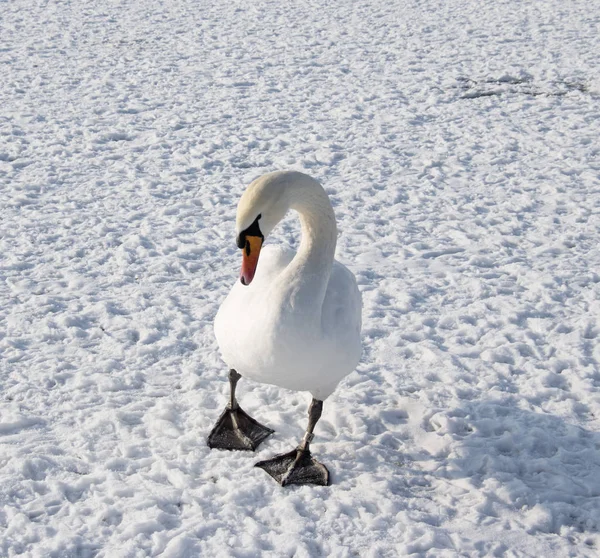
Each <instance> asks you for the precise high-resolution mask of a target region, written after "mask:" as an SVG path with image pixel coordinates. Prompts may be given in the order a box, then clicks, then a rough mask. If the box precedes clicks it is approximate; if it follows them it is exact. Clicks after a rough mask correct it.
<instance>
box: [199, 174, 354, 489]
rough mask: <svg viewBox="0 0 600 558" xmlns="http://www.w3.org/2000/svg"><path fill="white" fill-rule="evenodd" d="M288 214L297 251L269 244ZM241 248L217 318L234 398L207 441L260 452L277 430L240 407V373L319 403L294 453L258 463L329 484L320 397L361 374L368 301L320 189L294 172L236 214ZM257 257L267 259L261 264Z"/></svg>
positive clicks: (263, 180) (267, 181) (282, 476)
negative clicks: (315, 440) (319, 436)
mask: <svg viewBox="0 0 600 558" xmlns="http://www.w3.org/2000/svg"><path fill="white" fill-rule="evenodd" d="M289 209H293V210H295V211H297V212H298V213H299V217H300V223H301V228H302V240H301V242H300V246H299V248H298V251H297V252H296V253H294V252H293V251H291V250H288V249H284V248H281V247H278V246H265V247H264V248H263V247H262V244H263V241H264V239H265V238H266V237H267V236H268V235H269V233H270V232H271V231H272V230H273V228H274V227H275V226H276V225H277V223H278V222H279V221H280V220H281V219H282V218H283V217H284V215H285V214H286V213H287V211H288V210H289ZM236 229H237V243H238V246H239V247H240V248H241V249H242V251H243V258H242V271H241V278H240V281H239V282H236V284H235V285H234V286H233V288H232V289H231V292H230V293H229V295H228V297H227V298H226V300H225V301H224V302H223V304H222V306H221V307H220V309H219V311H218V313H217V316H216V318H215V324H214V327H215V335H216V338H217V342H218V344H219V347H220V349H221V353H222V356H223V360H224V361H225V362H226V363H227V365H228V366H229V367H230V369H231V371H230V382H231V400H230V403H229V406H228V408H227V409H226V410H225V411H224V413H223V415H222V416H221V418H220V419H219V422H218V423H217V425H216V426H215V428H214V429H213V431H212V432H211V435H210V436H209V445H210V446H211V447H224V448H227V449H252V450H253V449H255V448H256V446H258V444H259V443H260V442H261V441H262V440H264V439H265V438H266V437H267V436H268V435H269V434H271V433H272V432H273V431H272V430H271V429H268V428H265V427H264V426H262V425H260V424H259V423H257V422H256V421H255V420H254V419H252V418H251V417H249V416H248V415H247V414H246V413H244V412H243V411H242V410H241V409H240V407H239V405H237V401H236V400H235V386H236V383H237V380H238V379H239V377H240V374H241V375H242V376H244V377H248V378H251V379H253V380H256V381H258V382H263V383H268V384H274V385H277V386H280V387H283V388H287V389H292V390H297V391H308V392H310V393H311V394H312V396H313V401H312V403H311V407H310V411H309V425H308V429H307V432H306V435H305V437H304V439H303V441H302V443H301V444H300V446H299V447H298V448H296V449H295V450H294V451H292V452H290V453H288V454H284V455H283V456H278V457H275V458H274V459H271V460H268V461H266V462H261V463H257V466H260V467H262V468H263V469H265V470H266V471H267V472H268V473H269V474H271V476H273V477H274V478H275V479H276V480H278V481H279V482H280V483H281V484H284V485H285V484H292V483H295V484H305V483H316V484H328V480H329V474H328V472H327V469H326V468H325V467H324V466H323V465H321V464H320V463H318V462H317V461H316V460H314V459H312V458H311V456H310V450H309V443H310V441H311V439H312V437H313V435H312V432H313V430H314V427H315V424H316V422H317V421H318V419H319V417H320V415H321V409H322V404H323V400H324V399H325V398H327V397H328V396H329V395H330V394H331V393H332V392H333V390H334V389H335V388H336V386H337V384H338V383H339V382H340V380H341V379H342V378H344V377H345V376H346V375H348V374H349V373H350V372H352V371H353V370H354V368H355V367H356V365H357V364H358V361H359V359H360V354H361V342H360V329H361V297H360V293H359V291H358V287H357V285H356V280H355V278H354V275H353V274H352V273H351V272H350V271H349V270H348V269H347V268H346V267H344V266H343V265H342V264H340V263H339V262H337V261H335V260H334V253H335V246H336V237H337V228H336V223H335V216H334V213H333V208H332V207H331V203H330V201H329V198H328V196H327V194H326V193H325V191H324V190H323V188H322V186H321V185H320V184H319V183H318V182H317V181H316V180H314V179H312V178H311V177H309V176H307V175H305V174H302V173H299V172H293V171H283V172H274V173H270V174H266V175H264V176H262V177H260V178H258V179H257V180H255V181H254V182H252V184H250V186H249V187H248V188H247V190H246V191H245V192H244V194H243V195H242V198H241V199H240V202H239V204H238V209H237V219H236ZM259 255H260V260H259Z"/></svg>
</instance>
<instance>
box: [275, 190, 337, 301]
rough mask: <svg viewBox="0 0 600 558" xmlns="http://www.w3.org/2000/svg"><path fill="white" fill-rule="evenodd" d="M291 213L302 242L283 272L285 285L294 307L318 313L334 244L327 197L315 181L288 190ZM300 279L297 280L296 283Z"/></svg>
mask: <svg viewBox="0 0 600 558" xmlns="http://www.w3.org/2000/svg"><path fill="white" fill-rule="evenodd" d="M289 195H290V198H289V199H290V205H289V206H290V209H294V210H295V211H297V212H298V213H299V217H300V225H301V228H302V240H301V241H300V246H299V248H298V252H297V253H296V256H295V257H294V259H293V260H292V261H291V262H290V264H289V265H288V267H287V268H286V270H285V272H284V275H285V281H286V282H287V284H288V285H289V288H290V291H289V293H290V295H292V296H293V298H294V303H295V305H298V304H302V305H306V307H307V308H308V307H312V308H314V307H315V304H316V305H317V306H318V309H319V310H320V309H321V306H322V304H323V299H324V298H325V292H326V291H327V285H328V283H329V277H330V275H331V267H332V265H333V259H334V255H335V246H336V242H337V227H336V223H335V215H334V213H333V208H332V207H331V202H330V201H329V197H328V196H327V194H326V193H325V190H323V187H322V186H321V185H320V184H319V183H318V182H316V181H313V180H311V181H310V182H303V183H302V184H301V185H299V186H298V187H293V188H290V192H289ZM299 279H300V280H299Z"/></svg>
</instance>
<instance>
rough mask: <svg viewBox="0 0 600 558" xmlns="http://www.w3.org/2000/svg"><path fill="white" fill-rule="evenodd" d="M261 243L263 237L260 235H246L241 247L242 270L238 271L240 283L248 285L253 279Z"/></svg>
mask: <svg viewBox="0 0 600 558" xmlns="http://www.w3.org/2000/svg"><path fill="white" fill-rule="evenodd" d="M262 243H263V239H262V238H261V237H260V236H249V235H247V236H246V245H245V246H244V247H243V248H242V272H241V273H240V281H241V282H242V285H249V284H250V283H252V279H254V274H255V273H256V266H257V265H258V256H259V255H260V249H261V247H262Z"/></svg>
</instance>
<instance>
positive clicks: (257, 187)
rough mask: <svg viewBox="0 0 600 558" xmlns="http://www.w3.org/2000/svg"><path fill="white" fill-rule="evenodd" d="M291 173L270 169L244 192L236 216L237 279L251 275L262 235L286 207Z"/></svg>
mask: <svg viewBox="0 0 600 558" xmlns="http://www.w3.org/2000/svg"><path fill="white" fill-rule="evenodd" d="M292 175H293V173H289V172H273V173H270V174H265V175H264V176H261V177H260V178H257V179H256V180H255V181H254V182H252V184H250V186H248V188H247V189H246V191H245V192H244V194H243V195H242V197H241V199H240V202H239V203H238V208H237V216H236V232H237V245H238V247H239V248H241V249H242V271H241V274H240V281H241V282H242V284H243V285H249V284H250V283H251V281H252V279H254V274H255V273H256V267H257V265H258V256H259V255H260V250H261V248H262V244H263V242H264V240H265V238H266V237H267V236H268V235H269V233H270V232H271V231H272V230H273V229H274V228H275V225H277V223H279V221H281V219H283V217H284V215H285V214H286V212H287V210H288V209H289V199H288V195H287V189H286V186H287V185H288V184H289V182H290V179H291V178H292Z"/></svg>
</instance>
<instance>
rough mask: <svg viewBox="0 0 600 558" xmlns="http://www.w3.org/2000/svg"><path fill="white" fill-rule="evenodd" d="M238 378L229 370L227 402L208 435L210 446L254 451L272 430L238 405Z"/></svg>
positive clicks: (235, 373)
mask: <svg viewBox="0 0 600 558" xmlns="http://www.w3.org/2000/svg"><path fill="white" fill-rule="evenodd" d="M240 378H241V376H240V375H239V374H238V373H237V372H236V371H235V370H233V369H231V370H230V371H229V387H230V397H229V403H228V404H227V407H226V408H225V410H224V411H223V413H222V414H221V416H220V417H219V420H218V421H217V424H215V426H214V427H213V429H212V430H211V432H210V434H209V435H208V446H209V447H210V448H218V449H229V450H249V451H254V450H255V449H256V448H257V447H258V446H259V444H260V443H261V442H262V441H263V440H264V439H265V438H267V437H269V436H270V435H271V434H273V432H274V430H271V429H270V428H267V427H266V426H263V425H262V424H260V423H259V422H257V421H256V420H254V419H253V418H252V417H251V416H250V415H248V414H247V413H246V412H245V411H244V410H243V409H242V408H241V407H240V406H239V405H238V402H237V399H236V398H235V387H236V386H237V383H238V380H239V379H240Z"/></svg>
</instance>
